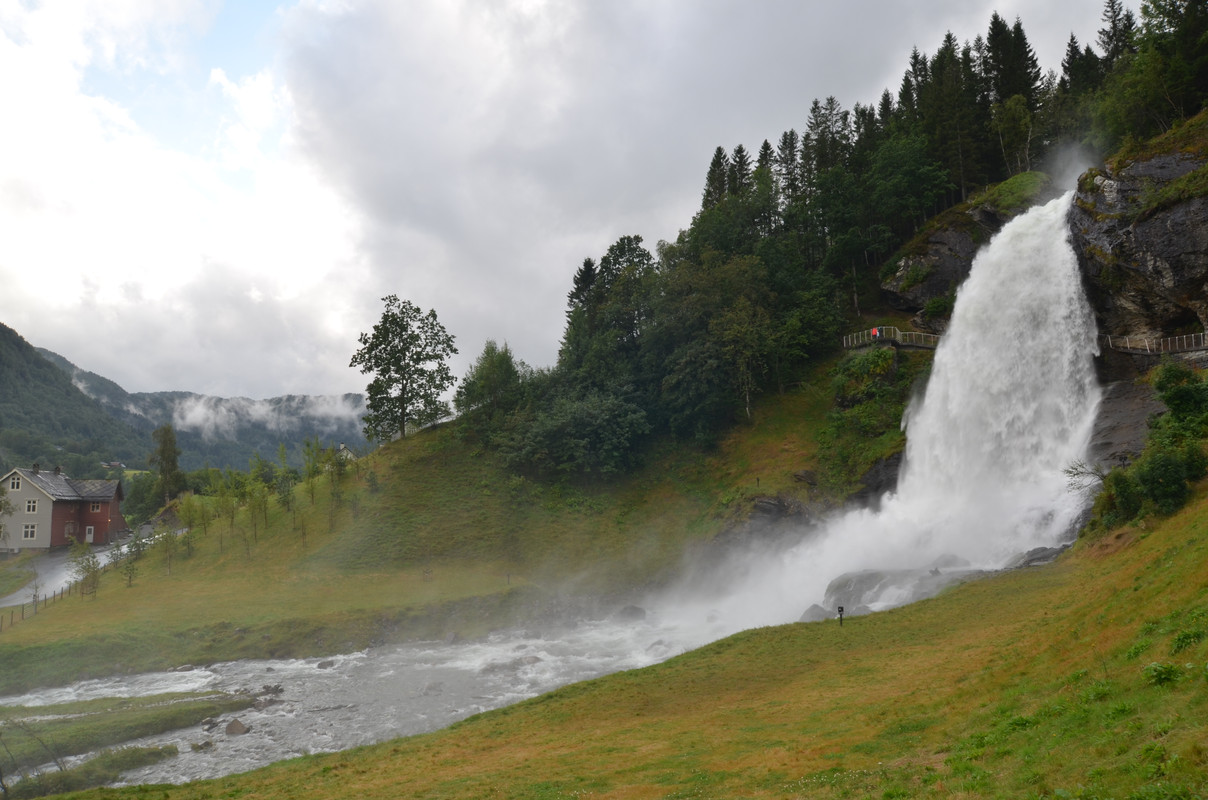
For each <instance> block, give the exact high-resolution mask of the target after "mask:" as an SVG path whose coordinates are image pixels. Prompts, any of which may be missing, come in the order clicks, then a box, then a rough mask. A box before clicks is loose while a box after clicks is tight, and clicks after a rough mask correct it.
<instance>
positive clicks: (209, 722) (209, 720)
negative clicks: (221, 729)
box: [201, 717, 219, 733]
mask: <svg viewBox="0 0 1208 800" xmlns="http://www.w3.org/2000/svg"><path fill="white" fill-rule="evenodd" d="M218 725H219V722H218V720H216V719H214V718H213V717H206V718H205V719H203V720H202V721H201V729H202V730H203V731H205V732H206V733H211V732H213V730H214V729H215V728H217V727H218Z"/></svg>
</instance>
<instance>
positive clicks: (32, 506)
mask: <svg viewBox="0 0 1208 800" xmlns="http://www.w3.org/2000/svg"><path fill="white" fill-rule="evenodd" d="M25 513H26V514H37V513H38V501H37V500H26V501H25Z"/></svg>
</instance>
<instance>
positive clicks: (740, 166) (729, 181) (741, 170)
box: [726, 144, 751, 197]
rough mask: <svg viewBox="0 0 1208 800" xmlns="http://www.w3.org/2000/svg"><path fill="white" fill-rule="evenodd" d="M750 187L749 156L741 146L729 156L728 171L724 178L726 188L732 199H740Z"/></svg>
mask: <svg viewBox="0 0 1208 800" xmlns="http://www.w3.org/2000/svg"><path fill="white" fill-rule="evenodd" d="M750 186H751V156H750V154H749V153H747V149H746V148H745V147H743V146H742V145H741V144H740V145H738V146H736V147H735V148H734V152H733V153H732V154H731V155H730V170H729V172H728V173H727V176H726V188H727V189H728V190H729V193H730V194H731V195H732V196H734V197H740V196H742V194H743V193H744V192H746V190H747V189H749V188H750Z"/></svg>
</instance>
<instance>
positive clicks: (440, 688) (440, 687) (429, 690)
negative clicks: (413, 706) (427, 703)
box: [420, 681, 445, 697]
mask: <svg viewBox="0 0 1208 800" xmlns="http://www.w3.org/2000/svg"><path fill="white" fill-rule="evenodd" d="M444 691H445V685H444V683H442V682H441V681H432V682H431V683H429V684H428V685H427V686H425V687H424V689H423V691H422V692H420V694H422V695H423V696H424V697H436V696H437V695H440V694H443V693H444Z"/></svg>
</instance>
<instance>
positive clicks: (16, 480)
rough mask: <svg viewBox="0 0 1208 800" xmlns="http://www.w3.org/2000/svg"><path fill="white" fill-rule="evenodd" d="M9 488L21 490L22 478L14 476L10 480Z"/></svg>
mask: <svg viewBox="0 0 1208 800" xmlns="http://www.w3.org/2000/svg"><path fill="white" fill-rule="evenodd" d="M8 488H10V489H20V488H21V476H20V475H14V476H13V477H11V478H9V480H8Z"/></svg>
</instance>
